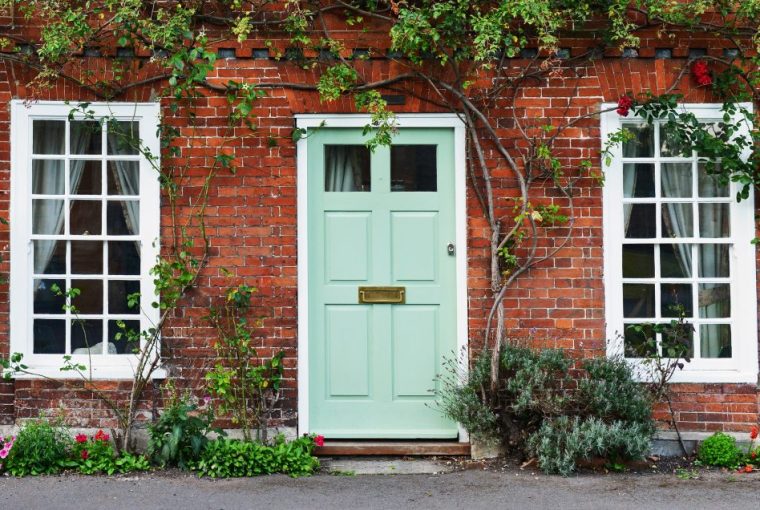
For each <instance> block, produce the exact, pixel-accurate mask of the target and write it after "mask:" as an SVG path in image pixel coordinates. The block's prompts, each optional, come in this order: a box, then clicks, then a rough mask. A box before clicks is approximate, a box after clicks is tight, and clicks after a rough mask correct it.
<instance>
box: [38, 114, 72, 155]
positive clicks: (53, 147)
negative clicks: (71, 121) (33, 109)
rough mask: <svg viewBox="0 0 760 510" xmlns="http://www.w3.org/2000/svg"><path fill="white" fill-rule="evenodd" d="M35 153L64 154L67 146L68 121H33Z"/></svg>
mask: <svg viewBox="0 0 760 510" xmlns="http://www.w3.org/2000/svg"><path fill="white" fill-rule="evenodd" d="M32 131H33V135H32V136H33V142H32V151H33V152H34V154H63V153H64V149H65V146H66V121H63V120H35V121H32Z"/></svg>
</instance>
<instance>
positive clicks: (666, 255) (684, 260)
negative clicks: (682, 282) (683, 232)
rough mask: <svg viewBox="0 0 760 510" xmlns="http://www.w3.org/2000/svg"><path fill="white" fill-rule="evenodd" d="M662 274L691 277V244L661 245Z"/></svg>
mask: <svg viewBox="0 0 760 510" xmlns="http://www.w3.org/2000/svg"><path fill="white" fill-rule="evenodd" d="M660 276H662V277H663V278H689V277H691V245H690V244H661V245H660Z"/></svg>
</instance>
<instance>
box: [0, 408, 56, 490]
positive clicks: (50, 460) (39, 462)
mask: <svg viewBox="0 0 760 510" xmlns="http://www.w3.org/2000/svg"><path fill="white" fill-rule="evenodd" d="M70 446H71V440H70V439H69V437H68V435H67V433H66V430H65V429H64V428H63V426H62V425H61V423H60V421H58V420H56V421H52V422H51V421H48V420H46V419H44V418H39V419H37V420H31V421H28V422H26V423H25V424H24V426H23V427H22V428H21V430H20V431H19V433H18V435H17V436H16V441H15V442H14V444H13V448H12V449H11V450H10V452H9V454H8V456H7V458H6V459H5V461H4V468H5V470H6V471H7V472H8V473H10V474H11V475H13V476H28V475H33V476H36V475H51V474H55V473H58V472H59V471H61V469H62V468H63V467H65V462H66V459H67V457H68V451H69V448H70Z"/></svg>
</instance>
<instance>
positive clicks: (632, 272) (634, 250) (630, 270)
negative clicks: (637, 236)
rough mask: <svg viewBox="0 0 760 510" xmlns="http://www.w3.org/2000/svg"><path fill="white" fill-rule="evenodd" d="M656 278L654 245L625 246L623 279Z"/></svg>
mask: <svg viewBox="0 0 760 510" xmlns="http://www.w3.org/2000/svg"><path fill="white" fill-rule="evenodd" d="M652 277H654V245H653V244H624V245H623V278H652Z"/></svg>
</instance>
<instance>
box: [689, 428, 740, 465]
mask: <svg viewBox="0 0 760 510" xmlns="http://www.w3.org/2000/svg"><path fill="white" fill-rule="evenodd" d="M742 456H743V453H742V451H741V450H740V449H739V447H738V446H736V439H735V438H733V437H732V436H729V435H728V434H724V433H723V432H716V433H715V434H713V435H712V436H710V437H708V438H707V439H705V440H704V441H703V442H702V444H701V445H700V447H699V454H698V458H699V460H700V461H701V462H702V463H703V464H705V465H707V466H721V467H736V466H737V465H738V464H739V461H740V460H741V458H742Z"/></svg>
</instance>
